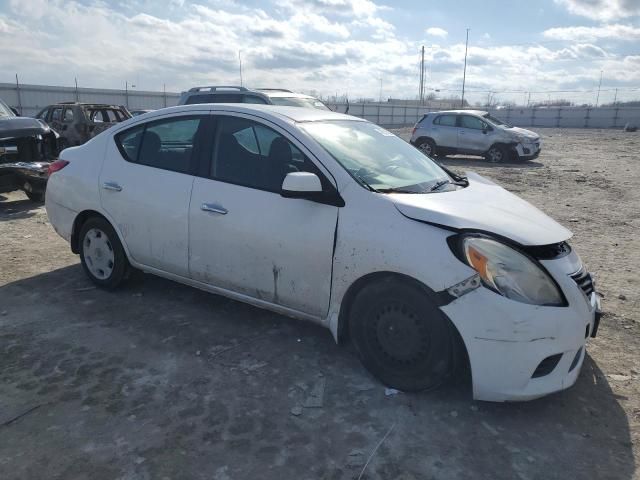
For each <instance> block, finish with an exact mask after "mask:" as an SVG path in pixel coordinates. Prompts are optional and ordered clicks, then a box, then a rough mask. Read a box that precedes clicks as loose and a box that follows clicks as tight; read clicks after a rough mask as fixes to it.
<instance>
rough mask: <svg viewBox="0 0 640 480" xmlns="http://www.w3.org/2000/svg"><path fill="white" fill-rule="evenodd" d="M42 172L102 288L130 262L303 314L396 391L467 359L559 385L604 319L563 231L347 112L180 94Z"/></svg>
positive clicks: (480, 373)
mask: <svg viewBox="0 0 640 480" xmlns="http://www.w3.org/2000/svg"><path fill="white" fill-rule="evenodd" d="M456 115H463V114H462V113H459V114H456ZM485 118H486V117H485ZM486 121H487V122H490V120H488V119H487V120H486ZM456 122H458V120H457V119H456ZM456 124H457V123H456ZM51 172H52V173H51V176H50V178H49V187H48V189H47V195H46V209H47V213H48V216H49V220H50V222H51V224H52V226H53V227H54V229H55V230H56V232H58V234H59V235H61V236H62V237H63V238H64V239H66V240H67V241H68V242H69V243H70V245H71V250H72V251H73V252H74V253H76V254H79V256H80V260H81V263H82V266H83V269H84V271H85V272H86V274H87V275H88V277H89V278H90V279H91V280H92V281H93V282H94V283H95V284H96V285H98V286H100V287H103V288H107V289H112V288H116V287H118V286H119V285H121V284H122V283H123V282H124V281H125V280H126V278H127V276H128V273H129V272H130V270H131V269H132V268H136V269H141V270H144V271H146V272H150V273H154V274H157V275H160V276H163V277H166V278H169V279H172V280H175V281H178V282H182V283H185V284H188V285H191V286H194V287H197V288H201V289H203V290H207V291H210V292H214V293H218V294H221V295H225V296H228V297H231V298H234V299H237V300H240V301H244V302H247V303H250V304H252V305H256V306H258V307H262V308H267V309H270V310H273V311H276V312H279V313H282V314H285V315H289V316H292V317H295V318H300V319H306V320H311V321H314V322H317V323H319V324H321V325H323V326H325V327H327V328H329V329H330V330H331V332H332V334H333V335H334V337H335V339H336V340H337V341H338V340H340V341H341V340H344V339H346V338H349V339H350V340H351V341H352V342H353V344H354V345H355V349H356V351H357V354H358V356H359V357H360V359H361V361H362V363H363V364H364V366H365V367H366V368H367V369H368V370H369V371H370V372H371V373H372V374H373V375H374V376H376V377H377V378H378V379H380V381H381V382H382V383H384V384H385V385H388V386H390V387H394V388H398V389H400V390H405V391H416V390H423V389H430V388H435V387H437V386H439V385H441V384H442V383H444V382H446V381H447V380H448V379H449V378H451V377H452V376H453V375H454V374H455V371H456V367H457V366H458V365H460V364H461V363H464V362H465V361H466V360H465V359H468V362H469V364H470V367H471V368H470V371H471V376H472V383H473V394H474V397H475V398H477V399H481V400H492V401H506V400H526V399H531V398H536V397H539V396H542V395H545V394H548V393H551V392H554V391H558V390H562V389H565V388H568V387H569V386H571V385H572V384H573V383H574V382H575V381H576V378H577V376H578V373H579V371H580V368H581V365H582V363H583V360H584V358H585V346H586V342H587V339H588V338H589V337H590V336H595V334H596V332H597V329H598V322H599V318H600V313H599V300H598V296H597V294H596V292H595V288H594V284H593V281H592V278H591V275H590V274H589V273H588V272H587V271H586V270H585V268H584V266H583V264H582V262H581V260H580V257H579V256H578V254H577V253H576V252H575V250H573V248H572V247H571V246H570V245H569V244H568V243H567V242H568V240H569V238H570V237H571V235H572V234H571V232H570V231H569V230H567V229H566V228H564V227H563V226H561V225H559V224H558V223H556V222H555V221H554V220H552V219H551V218H549V217H547V216H546V215H545V214H544V213H542V212H541V211H539V210H537V209H536V208H534V207H533V206H531V205H530V204H528V203H527V202H525V201H524V200H522V199H520V198H519V197H517V196H515V195H513V194H511V193H509V192H507V191H506V190H504V189H502V188H501V187H499V186H498V185H496V184H494V183H493V182H491V181H490V180H488V179H486V178H483V177H481V176H479V175H476V174H468V175H467V176H466V177H462V176H459V175H456V174H454V173H452V172H450V171H448V170H447V169H445V168H443V167H441V166H439V165H438V164H437V163H435V162H434V161H432V160H431V159H430V158H428V157H427V156H425V155H423V154H422V153H421V152H419V151H418V150H417V149H415V148H413V147H412V146H410V145H409V144H408V143H406V142H404V141H403V140H401V139H400V138H398V137H397V136H396V135H394V134H392V133H390V132H388V131H386V130H384V129H383V128H381V127H379V126H377V125H375V124H372V123H370V122H368V121H365V120H362V119H359V118H355V117H351V116H348V115H342V114H337V113H334V112H330V111H328V110H324V109H308V108H289V107H278V106H272V105H240V104H236V105H232V104H224V105H212V104H192V105H184V106H179V107H173V108H167V109H163V110H159V111H156V112H152V113H148V114H146V115H144V116H140V117H136V118H134V119H130V120H127V121H125V122H123V123H120V124H118V125H115V126H114V127H112V128H111V129H109V130H108V131H106V132H104V133H102V134H101V135H98V136H96V137H94V138H92V139H91V140H90V141H88V142H87V143H85V144H84V145H82V146H80V147H73V148H67V149H66V150H64V151H63V152H62V153H61V155H60V159H59V160H58V161H56V162H54V163H53V164H52V166H51ZM505 360H508V361H505Z"/></svg>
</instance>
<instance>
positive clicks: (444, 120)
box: [433, 115, 457, 127]
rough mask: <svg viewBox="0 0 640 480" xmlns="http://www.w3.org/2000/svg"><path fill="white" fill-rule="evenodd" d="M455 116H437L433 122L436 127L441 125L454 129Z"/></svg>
mask: <svg viewBox="0 0 640 480" xmlns="http://www.w3.org/2000/svg"><path fill="white" fill-rule="evenodd" d="M456 116H457V115H439V116H437V117H436V118H435V120H434V121H433V123H434V124H436V125H442V126H443V127H455V126H456Z"/></svg>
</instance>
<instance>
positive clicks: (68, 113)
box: [62, 108, 73, 122]
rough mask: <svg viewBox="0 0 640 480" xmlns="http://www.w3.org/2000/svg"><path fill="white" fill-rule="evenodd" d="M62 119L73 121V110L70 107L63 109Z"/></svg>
mask: <svg viewBox="0 0 640 480" xmlns="http://www.w3.org/2000/svg"><path fill="white" fill-rule="evenodd" d="M62 118H63V121H65V122H73V110H72V109H70V108H65V109H64V115H63V117H62Z"/></svg>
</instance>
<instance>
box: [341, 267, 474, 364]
mask: <svg viewBox="0 0 640 480" xmlns="http://www.w3.org/2000/svg"><path fill="white" fill-rule="evenodd" d="M390 280H396V281H399V282H403V283H406V284H408V285H413V286H415V287H417V288H418V289H420V290H422V291H423V292H424V293H425V295H427V296H428V297H429V298H430V299H431V300H432V301H433V302H434V303H436V304H437V303H438V294H437V293H436V292H434V291H433V290H432V289H431V288H429V287H428V286H426V285H425V284H424V283H422V282H420V281H419V280H416V279H415V278H413V277H410V276H408V275H403V274H401V273H397V272H374V273H369V274H367V275H365V276H363V277H360V278H359V279H357V280H356V281H355V282H353V283H352V284H351V286H350V287H349V288H348V289H347V292H346V293H345V294H344V297H343V298H342V302H341V304H340V314H339V316H338V343H347V342H348V341H349V314H350V313H351V312H350V310H351V306H352V304H353V300H354V299H355V297H356V295H357V294H358V292H360V291H361V290H362V289H363V288H364V287H365V286H367V285H369V284H371V283H373V282H379V281H390ZM441 313H442V315H444V316H445V318H447V320H448V321H449V324H450V325H451V328H452V332H453V335H454V339H455V342H454V344H455V349H456V350H455V351H456V357H457V358H456V365H455V367H454V369H455V370H460V369H462V370H464V369H467V370H468V371H469V372H470V371H471V368H470V364H469V355H468V353H467V347H466V345H465V343H464V340H463V339H462V336H461V335H460V332H459V331H458V329H457V328H456V326H455V325H454V324H453V322H452V321H451V320H450V319H449V318H448V317H447V316H446V315H445V314H444V313H443V312H442V311H441Z"/></svg>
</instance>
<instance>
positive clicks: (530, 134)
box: [505, 127, 540, 140]
mask: <svg viewBox="0 0 640 480" xmlns="http://www.w3.org/2000/svg"><path fill="white" fill-rule="evenodd" d="M505 132H507V133H511V134H512V135H522V136H523V137H525V138H528V139H530V140H535V139H539V138H540V135H538V134H537V133H536V132H532V131H531V130H527V129H525V128H520V127H511V128H507V129H505Z"/></svg>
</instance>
